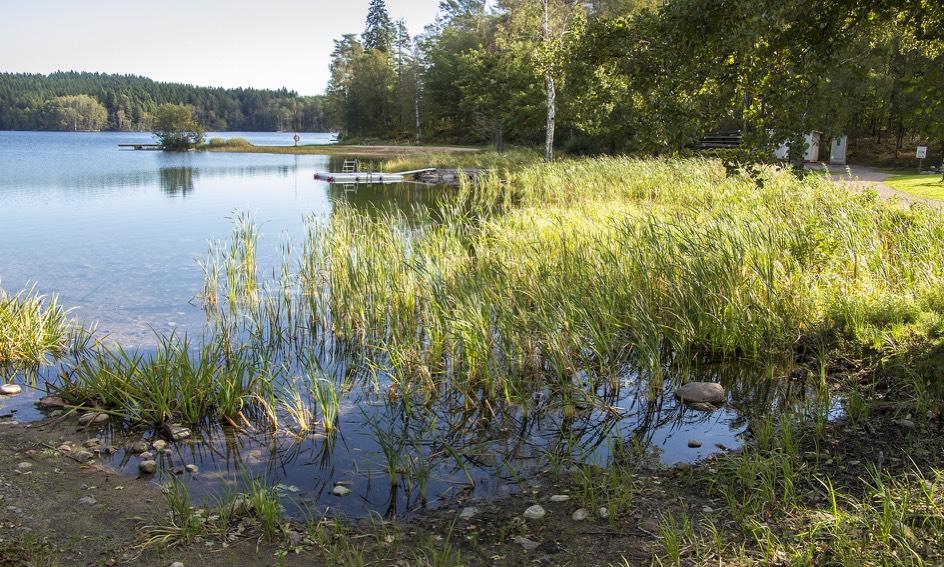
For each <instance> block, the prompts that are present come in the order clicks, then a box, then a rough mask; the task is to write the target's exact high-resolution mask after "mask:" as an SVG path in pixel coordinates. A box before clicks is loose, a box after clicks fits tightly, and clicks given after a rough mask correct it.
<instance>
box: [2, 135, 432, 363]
mask: <svg viewBox="0 0 944 567" xmlns="http://www.w3.org/2000/svg"><path fill="white" fill-rule="evenodd" d="M214 135H219V136H224V137H233V136H240V137H244V138H247V139H249V140H250V141H251V142H252V143H255V144H260V145H261V144H267V145H275V144H283V145H290V144H292V134H291V133H253V132H227V133H223V134H214V133H210V134H208V136H214ZM300 136H301V138H302V140H301V142H300V143H302V144H326V143H329V142H330V140H331V138H332V135H331V134H324V133H314V134H312V133H302V134H300ZM152 141H153V139H152V137H151V135H150V134H146V133H84V132H79V133H72V132H0V286H2V287H3V288H4V289H6V290H8V291H13V290H19V289H23V288H25V287H28V286H31V285H35V286H36V288H37V289H38V290H39V291H41V292H43V293H57V294H58V295H59V298H60V300H61V302H62V303H63V304H65V305H67V306H69V307H72V308H75V311H74V315H75V316H76V317H78V319H79V320H81V321H82V322H83V323H85V324H90V323H93V322H98V323H99V328H100V330H101V331H103V332H106V333H108V334H109V336H111V337H112V338H113V339H115V340H117V341H119V342H121V343H122V344H126V345H129V346H135V345H146V344H150V343H153V340H154V334H153V330H157V331H168V330H171V329H178V330H187V331H193V330H195V329H198V328H199V327H200V326H201V325H202V322H203V317H202V312H201V311H200V309H199V308H197V307H196V306H194V305H192V304H191V300H192V299H193V297H194V294H196V293H197V292H199V291H200V290H201V288H202V281H203V272H202V271H201V269H200V267H199V266H198V265H197V263H196V259H197V258H200V257H203V256H205V255H206V252H207V247H208V243H209V242H210V241H213V240H218V239H223V238H226V237H228V236H229V234H230V232H231V230H232V227H233V223H232V221H231V220H230V219H231V218H232V216H233V213H234V212H249V213H250V214H251V215H252V217H253V219H254V220H255V221H256V223H257V224H258V225H259V226H260V229H261V233H262V237H261V239H260V242H259V255H260V258H259V260H260V267H262V268H267V267H269V265H270V264H271V263H273V262H275V261H276V256H275V255H276V252H277V245H278V243H279V242H280V239H281V238H282V237H283V235H287V236H288V237H289V238H291V239H293V240H295V241H298V240H299V238H300V237H301V235H302V229H303V223H302V217H303V215H305V214H307V213H313V214H316V215H324V216H327V215H329V214H330V213H331V210H332V206H333V203H334V202H336V201H338V200H351V201H352V202H354V203H366V202H371V201H383V200H384V199H388V198H389V199H393V198H394V197H395V194H394V193H393V191H392V189H391V188H389V187H388V188H385V189H381V190H377V191H375V193H376V194H372V190H371V189H368V188H365V187H360V188H358V189H357V191H355V192H350V191H345V190H344V189H342V188H339V187H331V186H330V185H329V184H327V183H324V182H320V181H315V180H314V179H313V175H314V172H315V171H316V170H317V169H322V170H323V169H325V168H328V167H330V165H329V158H328V157H327V156H291V155H265V154H228V153H206V152H191V153H173V154H169V153H164V152H153V151H119V150H118V144H122V143H134V142H139V143H140V142H145V143H146V142H152ZM335 161H337V160H336V159H335ZM419 193H422V192H417V191H416V190H415V189H414V190H413V191H411V192H410V193H409V194H410V195H411V196H413V197H416V198H422V196H421V195H419ZM418 195H419V196H418ZM405 201H406V206H409V199H406V200H405ZM152 329H153V330H152Z"/></svg>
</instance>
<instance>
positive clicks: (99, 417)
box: [79, 411, 109, 425]
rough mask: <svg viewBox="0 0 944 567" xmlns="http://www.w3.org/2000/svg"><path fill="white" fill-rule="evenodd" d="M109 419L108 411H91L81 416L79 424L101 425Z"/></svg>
mask: <svg viewBox="0 0 944 567" xmlns="http://www.w3.org/2000/svg"><path fill="white" fill-rule="evenodd" d="M108 420H109V417H108V414H107V413H96V412H93V411H90V412H88V413H83V414H82V415H80V416H79V425H101V424H102V423H105V422H106V421H108Z"/></svg>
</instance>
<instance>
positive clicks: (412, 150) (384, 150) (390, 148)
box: [196, 144, 482, 159]
mask: <svg viewBox="0 0 944 567" xmlns="http://www.w3.org/2000/svg"><path fill="white" fill-rule="evenodd" d="M196 149H197V151H206V152H221V153H247V154H288V155H327V156H346V157H355V158H380V159H385V158H393V157H398V156H418V155H432V154H471V153H476V152H480V151H482V148H478V147H470V146H398V145H394V144H389V145H378V146H366V145H350V146H348V145H343V144H326V145H305V146H256V145H252V144H246V145H242V144H227V145H221V146H209V145H204V146H200V147H198V148H196Z"/></svg>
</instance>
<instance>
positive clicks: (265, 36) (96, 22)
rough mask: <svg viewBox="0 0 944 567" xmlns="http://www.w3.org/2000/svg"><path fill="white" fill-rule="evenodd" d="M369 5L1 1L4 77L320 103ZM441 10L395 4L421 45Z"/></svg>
mask: <svg viewBox="0 0 944 567" xmlns="http://www.w3.org/2000/svg"><path fill="white" fill-rule="evenodd" d="M368 3H369V0H339V1H328V0H263V1H260V0H255V1H248V0H151V1H148V0H123V1H117V0H0V71H7V72H22V73H50V72H53V71H59V70H61V71H70V70H75V71H97V72H104V73H122V74H134V75H142V76H145V77H149V78H152V79H155V80H158V81H169V82H179V83H190V84H194V85H201V86H213V87H217V86H219V87H256V88H274V89H277V88H281V87H286V88H288V89H290V90H294V91H297V92H298V93H299V94H302V95H313V94H320V93H322V92H323V91H324V88H325V86H326V85H327V82H328V63H329V61H330V54H331V50H332V48H333V47H334V44H333V40H334V39H336V38H339V37H340V36H341V35H342V34H345V33H357V34H359V33H361V32H362V31H363V30H364V19H365V17H366V16H367V5H368ZM438 5H439V1H438V0H387V9H388V10H389V12H390V16H391V18H393V19H394V20H396V19H398V18H401V17H402V18H405V19H406V22H407V26H408V28H409V31H410V34H411V35H417V34H419V33H421V32H422V31H423V28H424V27H425V26H426V25H427V24H430V23H432V22H433V21H434V20H435V18H436V13H437V9H438Z"/></svg>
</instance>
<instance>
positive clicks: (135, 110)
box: [0, 72, 327, 132]
mask: <svg viewBox="0 0 944 567" xmlns="http://www.w3.org/2000/svg"><path fill="white" fill-rule="evenodd" d="M77 95H85V96H88V97H91V98H93V99H95V100H96V101H97V102H98V103H99V104H101V105H103V106H104V108H105V110H106V113H107V116H106V119H105V120H104V121H102V122H101V123H99V122H98V121H96V122H94V123H92V124H90V125H89V127H87V128H83V127H82V126H79V127H78V129H79V130H82V129H86V130H95V129H104V130H122V131H127V130H135V131H147V130H151V129H152V121H153V118H154V111H155V110H156V109H157V106H158V105H160V104H164V103H175V104H187V105H189V106H191V107H192V108H193V111H194V117H195V119H196V120H197V121H198V122H199V123H201V124H203V125H205V126H206V127H207V128H209V129H211V130H246V131H275V130H292V129H296V130H299V131H308V132H321V131H324V130H325V129H326V127H327V126H326V125H325V121H324V107H323V99H322V97H320V96H314V97H299V96H298V95H297V94H296V93H293V92H291V91H287V90H285V89H282V90H278V91H273V90H259V89H242V88H241V89H220V88H207V87H195V86H193V85H184V84H178V83H161V82H157V81H152V80H150V79H146V78H144V77H137V76H134V75H107V74H102V73H79V72H57V73H51V74H49V75H39V74H21V73H0V130H42V129H55V130H73V129H74V128H73V126H74V124H73V121H72V120H66V122H67V123H65V124H58V123H54V124H50V123H48V122H47V117H48V113H47V112H45V111H44V107H45V106H46V105H47V104H49V103H50V102H52V101H54V100H56V99H57V98H58V97H73V96H77Z"/></svg>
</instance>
